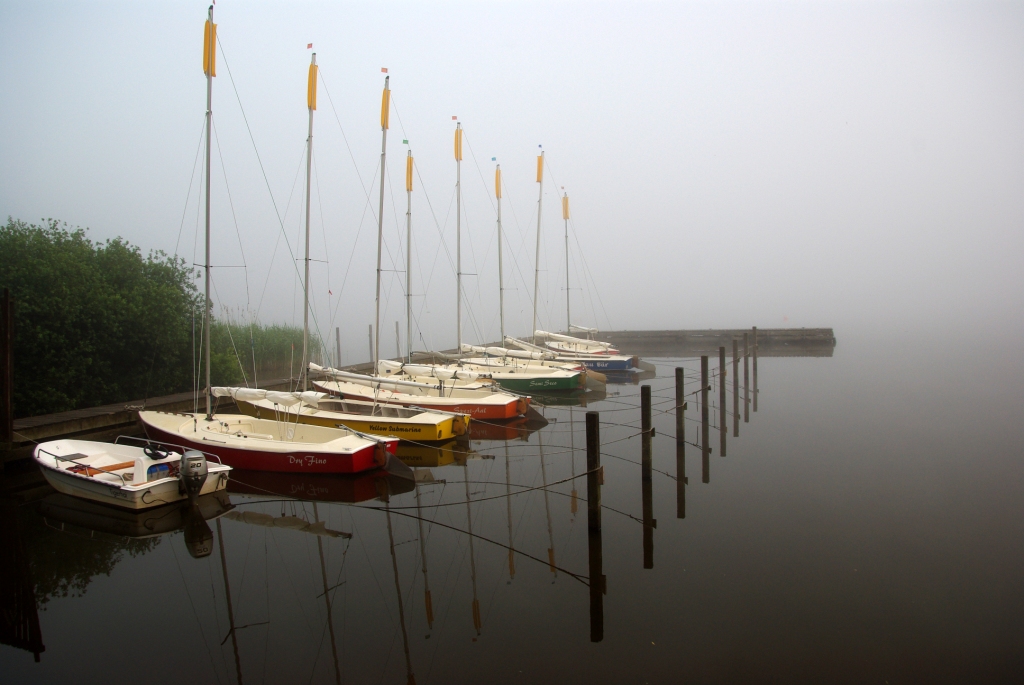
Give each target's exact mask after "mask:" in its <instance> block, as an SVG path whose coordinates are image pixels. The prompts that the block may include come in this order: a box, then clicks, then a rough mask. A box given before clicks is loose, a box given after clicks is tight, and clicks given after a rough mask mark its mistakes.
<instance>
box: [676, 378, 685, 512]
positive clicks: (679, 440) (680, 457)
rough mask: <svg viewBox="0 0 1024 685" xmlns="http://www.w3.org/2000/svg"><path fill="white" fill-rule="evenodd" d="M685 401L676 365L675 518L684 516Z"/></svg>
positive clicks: (681, 381)
mask: <svg viewBox="0 0 1024 685" xmlns="http://www.w3.org/2000/svg"><path fill="white" fill-rule="evenodd" d="M685 411H686V402H685V401H684V400H683V369H682V367H679V366H677V367H676V518H680V519H683V518H686V414H685V413H684V412H685Z"/></svg>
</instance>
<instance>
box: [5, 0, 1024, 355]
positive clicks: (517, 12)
mask: <svg viewBox="0 0 1024 685" xmlns="http://www.w3.org/2000/svg"><path fill="white" fill-rule="evenodd" d="M206 7H207V5H205V4H203V3H202V2H196V3H185V2H177V3H45V2H43V3H23V2H22V3H14V2H9V1H4V2H2V3H0V93H2V96H3V98H2V101H3V107H0V129H2V131H3V133H2V134H0V159H2V160H3V163H2V164H0V212H2V213H3V214H4V215H12V216H14V217H15V218H21V219H25V220H28V221H36V220H38V219H39V218H40V217H55V218H60V219H62V220H65V221H67V222H69V223H71V224H75V225H81V226H88V227H90V228H91V232H90V233H91V235H92V236H93V237H94V238H97V239H103V238H108V237H113V236H116V235H121V236H124V237H125V238H127V239H129V240H130V241H132V242H133V243H136V244H138V245H140V246H141V247H142V248H143V249H144V250H148V249H151V248H152V249H163V250H166V251H168V252H171V251H173V250H174V249H175V244H176V243H177V244H178V251H179V253H181V254H182V255H184V256H185V257H186V258H187V259H189V260H192V257H193V248H194V241H195V238H196V228H197V219H198V217H199V215H198V214H197V209H198V207H199V205H198V204H197V203H198V202H199V198H198V195H197V194H196V185H197V184H198V178H199V177H198V175H197V176H196V178H195V180H194V182H193V190H192V195H191V198H190V199H189V200H188V205H187V206H186V196H187V193H188V188H189V179H190V177H191V175H192V170H193V162H194V160H195V155H196V150H197V146H198V144H199V140H200V132H201V128H202V123H203V113H204V107H205V88H204V80H203V75H202V69H201V53H202V22H203V20H204V18H205V14H206ZM216 21H217V23H218V25H219V29H218V30H219V38H220V40H221V44H222V46H223V52H222V53H221V54H220V60H219V63H218V76H217V78H216V79H215V82H214V120H215V124H216V129H217V140H218V141H219V151H218V149H217V148H216V147H215V149H214V171H213V175H212V178H213V194H212V197H213V202H214V210H213V211H214V232H215V233H214V263H216V264H220V265H240V264H242V256H241V254H240V252H239V237H238V234H240V235H241V247H242V249H243V250H244V253H245V263H246V264H247V265H248V267H249V268H248V270H247V274H248V296H247V294H246V278H245V274H246V272H245V271H243V270H241V269H221V270H218V272H217V274H216V283H217V295H218V303H219V304H220V305H224V306H229V307H232V308H234V309H235V311H236V312H237V315H238V316H240V317H242V316H244V314H242V313H241V311H242V310H243V309H244V308H245V306H246V302H247V298H248V301H249V302H250V304H251V306H252V308H253V309H255V308H256V307H258V306H259V307H260V310H259V316H260V319H261V320H263V321H266V322H273V321H292V320H295V321H301V309H300V306H296V303H301V291H300V290H298V289H297V282H296V280H295V277H294V274H295V270H294V269H293V267H292V265H291V263H290V260H291V257H290V256H289V255H288V251H287V248H286V247H285V245H284V243H283V242H281V243H280V244H279V245H278V248H277V252H276V254H275V255H274V258H273V260H271V255H272V254H274V247H275V244H276V242H277V240H278V236H279V235H280V228H279V224H278V220H277V215H276V214H275V211H274V205H273V204H272V202H271V199H270V194H269V193H268V190H267V187H266V185H265V183H264V180H263V176H262V173H261V171H260V167H259V165H258V163H257V160H256V156H255V153H254V150H253V146H252V143H251V142H250V141H249V133H248V131H247V129H246V124H245V122H244V121H243V119H242V116H241V113H240V109H239V103H238V100H236V96H235V90H234V88H233V87H232V83H231V79H229V76H228V66H230V69H231V73H232V75H233V77H234V83H235V86H236V87H237V91H238V96H239V97H240V99H241V103H242V106H243V107H244V108H245V114H246V116H247V118H248V123H249V126H250V127H251V131H252V135H253V137H254V138H255V142H256V147H257V149H258V151H259V155H260V157H261V159H262V161H263V167H264V169H265V170H266V173H267V178H268V181H269V185H270V191H272V193H273V197H274V200H275V201H276V203H277V207H278V208H279V210H280V212H281V213H282V215H283V218H284V223H285V227H286V229H287V235H288V240H289V241H290V243H291V247H292V249H293V250H295V251H296V256H298V250H299V246H300V245H301V242H300V240H299V231H300V228H301V225H302V223H301V222H302V216H301V211H300V208H301V201H300V199H301V197H302V180H303V179H302V175H301V174H299V175H298V176H296V173H297V172H298V170H299V169H300V165H301V164H302V154H303V146H304V141H305V137H306V118H307V111H306V107H305V93H304V89H305V82H306V81H305V80H306V69H307V65H308V63H309V51H308V50H306V44H307V43H309V42H312V43H313V44H314V48H315V51H316V53H317V59H318V62H319V63H320V65H321V68H322V70H321V75H322V79H323V80H322V81H321V86H320V93H319V102H318V104H319V107H318V110H317V112H316V120H315V121H316V123H315V134H314V136H315V137H314V140H315V146H316V149H315V153H314V157H315V162H316V177H315V179H314V186H313V211H312V212H311V217H312V225H313V238H312V245H313V257H314V258H315V259H320V260H323V259H325V258H326V259H327V260H328V261H329V265H328V264H325V263H320V262H317V263H315V264H314V267H313V273H314V276H315V279H314V284H313V286H312V291H313V297H314V301H315V303H316V318H317V320H318V321H319V323H320V326H321V329H322V330H323V331H324V332H325V333H326V330H327V327H328V326H329V325H331V324H330V323H329V322H330V321H331V320H332V318H333V321H334V325H340V326H341V327H342V330H343V345H344V347H345V348H346V351H347V355H346V356H347V360H348V361H354V360H356V359H361V358H363V357H365V356H366V348H367V343H366V326H367V324H368V323H370V322H371V321H372V318H373V274H374V261H375V247H376V245H375V231H376V226H375V221H374V219H373V215H372V212H375V211H376V202H377V200H376V193H377V192H378V190H377V185H376V181H375V180H374V179H375V173H376V167H377V163H378V160H379V153H380V128H379V112H380V90H381V87H382V85H383V74H381V73H380V68H381V67H388V69H389V74H390V75H391V81H392V89H393V92H394V101H393V102H394V105H395V109H394V110H393V112H392V127H391V130H390V132H389V139H388V143H389V145H388V153H389V156H388V162H389V175H388V177H389V179H390V184H391V187H393V189H394V192H393V193H391V191H390V189H389V191H388V196H387V200H386V202H385V213H384V215H385V242H386V243H387V245H388V251H389V252H388V254H389V255H390V257H389V256H387V255H386V256H385V268H388V269H391V268H394V264H401V263H402V262H403V260H404V256H403V255H404V252H403V250H404V214H405V193H404V185H403V183H404V156H405V151H406V146H404V145H402V139H403V138H408V139H409V140H410V143H411V145H412V149H413V152H414V154H415V157H416V162H417V165H418V169H419V173H420V176H421V178H420V177H418V178H417V179H416V190H415V192H414V196H413V229H414V239H413V242H414V254H415V255H416V256H415V258H414V262H413V268H414V271H415V272H416V273H415V274H414V277H413V293H414V294H415V295H417V296H420V295H423V294H424V293H426V296H425V297H417V298H416V300H415V305H414V310H415V311H416V312H417V315H418V318H419V321H420V328H421V329H422V331H423V335H424V338H425V342H424V343H420V342H417V345H416V346H417V348H422V347H424V346H426V347H432V348H441V347H447V346H451V345H452V344H454V338H455V335H454V327H455V286H454V281H455V278H454V274H453V270H452V268H451V266H450V265H449V261H448V257H447V256H446V251H445V249H444V248H443V247H442V248H440V249H439V246H440V243H439V233H438V230H439V229H438V226H437V225H435V223H434V218H433V216H436V218H437V223H438V224H439V226H440V230H442V231H443V232H444V236H445V243H446V245H447V252H448V253H450V255H451V258H452V259H454V254H455V242H454V229H455V212H454V207H453V206H452V204H451V203H452V196H453V190H454V183H455V162H454V160H453V155H452V132H453V129H454V122H453V121H452V119H451V117H452V115H458V116H459V118H460V120H461V121H462V122H463V125H464V127H465V130H466V135H467V141H468V145H467V147H466V150H465V159H464V162H463V167H462V178H463V194H464V204H465V213H464V216H463V231H464V233H463V258H464V270H465V271H466V272H471V273H475V274H479V276H475V277H470V278H468V279H466V282H465V283H466V285H465V287H466V290H467V292H468V297H469V303H468V305H467V307H468V309H469V310H470V311H471V316H469V315H467V321H466V325H465V326H464V331H465V332H464V338H465V339H466V340H467V341H476V340H479V339H480V338H481V337H482V338H485V339H487V340H493V339H496V338H497V330H498V324H497V277H496V270H497V266H496V260H497V257H496V245H495V239H494V233H495V215H494V209H493V169H494V164H493V163H492V162H491V158H492V157H497V158H498V161H499V162H501V164H502V169H503V172H504V174H505V183H506V185H507V193H506V195H505V198H504V200H503V203H504V204H503V215H504V219H505V222H504V223H505V228H506V231H507V238H508V242H507V245H508V248H509V252H507V253H506V254H507V255H508V257H507V260H508V264H509V268H508V270H507V273H508V276H507V283H506V287H509V288H517V290H515V291H510V292H509V294H508V296H507V299H506V302H507V315H508V320H509V328H510V330H511V331H512V332H514V333H517V334H523V335H525V334H527V332H528V328H529V316H530V300H529V296H530V293H529V292H528V289H527V288H528V287H529V288H532V280H533V277H532V269H533V249H534V248H533V241H534V230H535V227H536V212H537V207H536V203H537V184H536V182H535V180H534V169H535V161H534V156H535V155H536V153H537V151H538V147H537V146H538V144H543V145H544V150H545V151H546V154H547V159H548V163H549V171H550V172H551V173H549V174H548V176H547V178H546V185H545V199H544V203H545V205H544V222H543V231H544V246H543V249H542V251H543V255H542V258H541V266H542V268H543V269H545V271H544V273H543V274H542V291H543V292H542V305H541V319H542V321H541V323H542V326H543V327H546V328H551V329H556V328H557V329H561V328H563V327H564V316H565V315H564V308H565V306H564V295H565V293H564V290H562V287H563V286H562V284H563V283H564V276H565V272H564V253H563V237H562V230H563V229H562V226H563V223H562V220H561V214H560V208H559V204H558V200H557V192H558V191H559V189H560V187H561V186H564V187H565V189H566V191H567V192H568V193H569V195H570V198H571V202H572V211H573V228H574V234H573V238H572V240H573V250H574V254H573V262H574V264H573V266H572V267H571V268H570V276H571V278H572V281H573V283H572V287H573V288H577V287H580V278H581V277H582V271H581V269H582V265H581V260H580V254H579V252H578V250H577V249H576V241H577V240H578V243H579V245H581V246H582V248H583V256H584V257H585V259H586V263H587V265H588V266H589V270H590V273H591V274H592V275H593V278H594V282H595V283H596V291H595V288H594V287H593V286H591V285H590V284H589V283H588V284H587V288H586V289H585V290H582V291H573V298H574V302H573V308H574V311H575V312H578V314H574V315H573V319H574V323H580V324H585V325H598V326H600V327H602V328H609V327H611V328H691V327H693V328H696V327H712V326H715V327H717V326H748V325H759V326H762V327H772V326H783V325H793V326H818V325H832V326H836V327H837V329H839V330H840V331H842V330H843V328H844V327H846V329H847V330H849V329H851V328H856V327H861V326H866V325H874V324H877V325H879V326H881V327H883V328H886V329H891V328H892V327H893V326H899V327H901V328H905V329H921V328H922V327H925V326H935V325H943V326H955V327H957V328H963V327H967V326H975V325H988V324H991V323H993V322H996V321H999V320H1002V321H1003V322H1004V323H1006V322H1007V321H1008V322H1009V323H1010V325H1011V326H1012V328H1013V329H1014V330H1016V331H1021V330H1022V328H1024V327H1022V316H1021V312H1022V311H1024V308H1022V305H1024V301H1022V300H1024V295H1022V293H1024V277H1022V275H1021V271H1022V269H1021V267H1022V260H1021V257H1022V247H1024V238H1022V230H1021V229H1022V221H1024V192H1022V189H1024V123H1022V122H1024V5H1022V4H1020V3H997V4H987V3H959V4H936V3H921V4H911V3H803V4H779V3H648V4H639V3H637V4H634V3H629V4H626V3H621V4H594V3H539V4H526V3H468V4H456V3H430V4H428V3H417V4H394V3H387V4H385V3H379V4H377V3H375V4H360V5H350V4H340V3H326V2H325V3H305V4H295V3H287V4H285V3H252V2H245V3H243V2H239V1H238V0H221V2H220V3H219V4H218V5H217V7H216ZM325 86H326V91H325V89H324V88H325ZM327 91H329V93H330V97H328V92H327ZM332 101H333V107H332V104H331V102H332ZM336 117H337V118H336ZM339 122H340V126H341V127H340V128H339ZM342 129H343V130H344V136H345V137H347V140H348V146H346V143H345V141H344V139H343V137H342V133H341V131H342ZM349 149H351V155H352V157H350V153H349ZM221 155H222V156H223V166H221V162H220V157H221ZM353 158H354V160H355V164H353ZM357 171H358V175H357ZM197 174H198V167H197ZM225 175H226V178H227V183H228V184H229V185H230V199H231V201H232V203H231V204H233V209H234V216H235V218H236V219H237V225H238V234H236V230H235V223H234V220H233V219H232V211H231V204H229V201H228V194H227V192H226V189H225ZM359 176H361V178H362V181H360V178H359ZM481 176H482V178H481ZM296 178H298V180H297V181H296V182H295V183H294V185H293V181H295V179H296ZM364 187H365V191H366V192H367V193H369V195H370V198H371V200H370V202H367V197H366V195H364ZM318 191H319V192H318ZM424 191H425V193H424ZM289 197H291V200H290V204H289ZM428 199H429V203H430V206H428V202H427V200H428ZM431 206H432V208H433V216H432V214H431ZM286 207H287V208H288V211H287V214H285V208H286ZM371 209H372V211H371ZM396 210H397V216H396ZM449 210H450V211H449ZM183 211H184V213H185V219H184V222H182V216H183ZM182 225H183V226H184V228H183V229H182V230H181V234H180V240H179V228H180V227H181V226H182ZM198 225H199V230H200V232H201V229H202V227H201V223H200V224H198ZM357 235H358V240H356V237H357ZM325 243H326V250H325ZM353 244H355V248H354V250H353ZM325 252H326V254H325ZM195 254H196V259H197V261H202V254H201V252H196V253H195ZM513 255H514V259H513ZM350 258H351V268H350V269H348V266H349V263H350ZM392 260H394V262H393V261H392ZM516 265H518V269H517V268H516ZM347 269H348V271H347ZM346 271H347V280H345V275H346ZM343 280H344V281H345V282H344V289H343V288H342V284H343ZM428 281H429V283H428ZM385 289H386V290H387V293H388V303H387V305H388V308H387V311H386V313H385V314H384V315H383V316H382V321H384V322H387V326H386V328H385V329H384V330H385V336H384V338H383V343H382V350H384V351H386V352H388V353H389V354H390V353H391V351H392V350H393V349H394V341H393V333H392V331H393V328H394V321H395V320H396V319H402V320H403V324H402V327H403V332H404V300H403V295H404V292H403V280H402V279H401V278H400V277H399V276H398V274H394V273H390V272H389V273H388V274H387V278H386V284H385ZM328 290H332V291H333V293H334V295H333V297H331V298H330V300H331V303H330V307H329V306H328ZM264 293H265V294H264ZM598 293H599V295H600V299H598V298H597V294H598ZM339 296H340V297H339ZM602 305H603V306H602ZM334 312H336V314H335V313H334ZM403 334H404V333H403ZM332 339H333V335H332Z"/></svg>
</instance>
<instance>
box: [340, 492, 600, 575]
mask: <svg viewBox="0 0 1024 685" xmlns="http://www.w3.org/2000/svg"><path fill="white" fill-rule="evenodd" d="M474 501H475V502H478V501H482V500H474ZM455 504H465V502H456V503H455ZM359 508H360V509H374V510H375V511H384V509H383V508H377V507H359ZM413 508H415V507H413ZM391 511H392V513H393V514H394V515H395V516H405V517H407V518H411V519H418V518H422V517H420V516H415V515H414V514H406V513H404V512H401V511H396V510H394V509H392V510H391ZM434 525H437V526H441V527H442V528H448V529H450V530H454V531H455V532H457V533H463V534H465V535H468V536H470V537H474V538H476V539H478V540H483V541H484V542H489V543H491V544H492V545H497V546H498V547H502V548H504V549H512V548H511V547H509V546H508V545H506V544H505V543H503V542H498V541H497V540H492V539H490V538H485V537H484V536H483V535H479V534H477V533H470V532H469V531H466V530H462V529H461V528H456V527H455V526H449V525H447V524H444V523H441V522H439V521H434ZM512 551H514V552H516V553H517V554H519V555H521V556H524V557H526V558H527V559H532V560H533V561H536V562H538V563H541V564H544V565H545V566H552V564H551V562H550V561H548V560H547V559H541V558H540V557H535V556H533V555H532V554H528V553H527V552H524V551H522V550H520V549H515V550H512ZM555 568H556V569H558V570H559V571H561V572H562V573H564V574H566V575H567V576H570V577H571V578H575V579H576V580H578V581H579V582H581V583H583V584H584V585H587V586H588V587H589V585H590V584H589V582H588V581H586V580H583V579H584V578H586V576H583V575H578V574H575V573H573V572H572V571H569V570H568V569H564V568H562V567H561V566H555Z"/></svg>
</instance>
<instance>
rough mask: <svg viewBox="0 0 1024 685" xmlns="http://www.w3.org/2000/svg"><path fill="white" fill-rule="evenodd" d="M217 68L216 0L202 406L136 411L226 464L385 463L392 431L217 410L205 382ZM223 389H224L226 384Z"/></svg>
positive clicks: (334, 469) (345, 466)
mask: <svg viewBox="0 0 1024 685" xmlns="http://www.w3.org/2000/svg"><path fill="white" fill-rule="evenodd" d="M216 69H217V25H216V24H214V23H213V5H211V6H210V9H209V13H208V15H207V20H206V25H205V30H204V32H203V72H204V73H205V75H206V263H205V288H206V296H205V305H204V308H203V332H204V345H203V347H204V350H203V352H204V354H205V357H206V364H205V375H206V413H205V415H204V414H200V413H198V412H196V413H192V414H177V413H164V412H155V411H142V412H139V421H140V422H141V423H142V426H143V430H145V432H146V435H147V436H148V437H149V438H150V439H152V440H155V441H158V442H160V443H162V444H164V445H167V446H169V447H171V448H172V449H174V450H181V451H184V450H199V451H200V452H209V453H212V454H213V455H216V457H218V458H219V459H220V460H221V461H222V462H223V463H224V464H227V465H229V466H232V467H236V468H242V469H250V470H257V471H298V472H305V473H357V472H359V471H365V470H368V469H373V468H378V467H382V466H385V465H386V464H387V463H388V461H389V459H391V458H394V457H393V456H390V457H389V455H394V453H395V450H396V448H397V445H398V439H397V438H378V437H374V436H369V435H366V434H364V433H358V432H356V431H353V430H351V429H343V428H325V427H323V426H314V425H305V424H301V423H291V422H290V421H278V420H272V419H263V418H254V417H251V416H248V415H246V414H216V415H215V414H214V411H213V405H212V401H213V397H214V392H213V388H212V387H211V384H210V337H211V336H210V319H211V316H210V309H211V299H210V156H211V147H210V143H211V128H212V124H213V78H214V76H216ZM316 82H317V66H316V54H315V53H314V54H313V56H312V59H311V61H310V65H309V73H308V84H307V91H306V104H307V107H308V109H309V136H308V138H307V140H306V257H305V280H304V298H303V299H304V310H303V336H302V359H303V367H302V368H303V372H302V379H301V380H302V386H303V387H302V389H303V391H305V390H306V388H305V386H306V380H307V379H306V376H307V374H306V371H305V362H306V360H308V358H309V206H310V184H309V180H310V175H311V169H312V157H313V112H314V110H315V109H316ZM220 394H221V395H222V396H223V395H229V394H230V390H228V391H227V392H225V393H220ZM303 394H304V393H294V394H291V396H292V398H293V399H296V400H298V401H310V400H315V398H314V397H312V396H308V395H307V396H306V397H303Z"/></svg>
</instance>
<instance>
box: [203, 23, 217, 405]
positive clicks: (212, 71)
mask: <svg viewBox="0 0 1024 685" xmlns="http://www.w3.org/2000/svg"><path fill="white" fill-rule="evenodd" d="M203 72H204V73H205V74H206V264H205V267H204V268H205V271H206V301H205V302H204V303H203V354H205V355H206V420H207V421H212V420H213V410H212V407H211V405H210V402H211V400H212V393H211V392H210V131H211V129H212V128H213V77H214V76H216V75H217V25H216V24H214V23H213V5H210V9H209V11H208V14H207V18H206V26H205V27H204V30H203Z"/></svg>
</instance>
